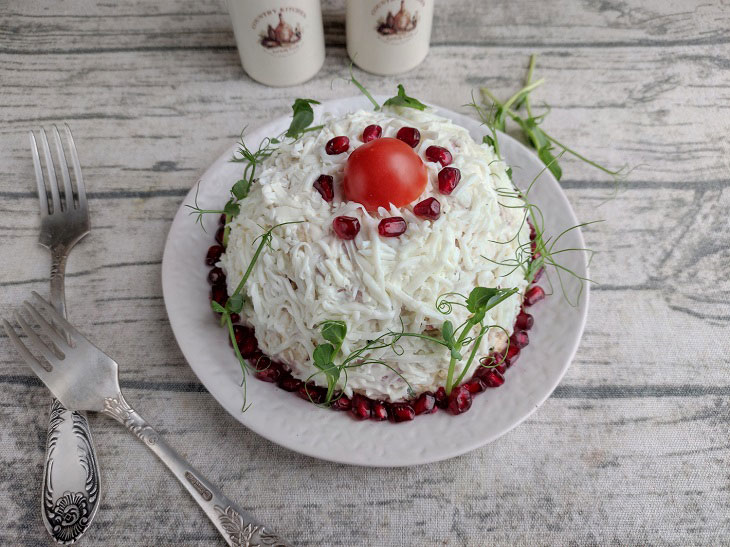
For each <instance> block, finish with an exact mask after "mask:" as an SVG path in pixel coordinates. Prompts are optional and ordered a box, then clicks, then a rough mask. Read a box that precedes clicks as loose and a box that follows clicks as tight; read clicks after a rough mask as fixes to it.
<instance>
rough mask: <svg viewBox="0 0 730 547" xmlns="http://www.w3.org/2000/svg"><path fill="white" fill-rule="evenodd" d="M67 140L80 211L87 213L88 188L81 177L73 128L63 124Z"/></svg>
mask: <svg viewBox="0 0 730 547" xmlns="http://www.w3.org/2000/svg"><path fill="white" fill-rule="evenodd" d="M63 125H64V129H65V133H66V139H67V140H68V147H69V150H70V152H71V165H73V168H74V177H76V190H77V191H78V194H79V209H81V210H82V211H87V210H88V209H87V207H88V204H87V203H86V186H85V185H84V177H83V176H81V165H80V164H79V156H78V154H77V153H76V143H74V136H73V135H72V134H71V128H70V127H69V126H68V124H66V123H65V124H63Z"/></svg>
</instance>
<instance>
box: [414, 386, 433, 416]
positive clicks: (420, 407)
mask: <svg viewBox="0 0 730 547" xmlns="http://www.w3.org/2000/svg"><path fill="white" fill-rule="evenodd" d="M413 410H415V412H416V415H418V414H431V413H432V412H436V410H438V407H437V406H436V397H434V396H433V393H429V392H428V391H427V392H426V393H421V396H420V397H418V399H416V402H415V403H413Z"/></svg>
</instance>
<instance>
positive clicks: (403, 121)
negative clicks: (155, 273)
mask: <svg viewBox="0 0 730 547" xmlns="http://www.w3.org/2000/svg"><path fill="white" fill-rule="evenodd" d="M323 123H324V128H323V129H322V130H321V131H319V132H312V133H308V134H305V135H304V136H303V137H302V138H301V139H299V140H298V141H296V142H294V143H291V144H288V143H285V144H282V145H281V146H280V148H279V150H278V151H277V152H276V153H274V154H273V155H272V156H271V157H269V158H268V159H267V160H266V161H265V162H264V164H263V165H262V166H261V167H259V170H258V173H257V175H258V177H257V181H256V182H255V183H254V184H253V185H252V188H251V192H250V193H249V195H248V197H247V198H246V199H244V200H242V201H241V202H240V207H241V212H240V214H239V215H238V216H237V217H236V218H235V219H233V221H232V222H231V232H230V236H229V240H228V248H227V252H226V253H225V255H223V257H222V258H221V265H222V267H223V268H224V269H225V271H226V274H227V276H228V277H227V280H228V290H229V292H232V291H233V290H234V289H235V287H236V286H237V285H238V283H239V281H240V280H241V278H242V276H243V272H244V271H245V270H246V268H247V267H248V265H249V263H250V261H251V258H252V256H253V254H254V252H255V250H256V245H257V243H258V241H257V240H256V238H258V237H259V236H260V235H261V233H262V232H263V231H264V229H268V228H270V227H271V226H273V225H274V224H278V223H282V222H290V221H299V220H304V221H306V222H304V223H302V224H295V225H288V226H283V227H280V228H277V229H276V230H275V231H274V237H273V241H272V247H273V250H269V249H267V250H264V252H263V253H262V254H261V256H260V258H259V260H258V262H257V263H256V265H255V267H254V269H253V272H252V274H251V277H250V278H249V280H248V282H247V283H246V285H245V287H244V289H243V292H244V294H245V296H246V304H245V307H244V310H243V314H242V315H243V316H244V318H245V320H246V321H247V322H248V324H249V325H250V326H252V327H254V328H255V330H256V337H257V339H258V342H259V346H260V347H261V349H262V351H264V353H266V354H267V355H269V356H270V357H271V358H272V359H275V360H279V361H281V362H284V363H286V364H287V365H288V367H289V368H290V369H291V371H292V374H293V375H294V376H296V377H297V378H300V379H302V380H306V379H308V378H310V376H312V374H315V373H317V372H318V369H317V368H316V367H315V366H314V365H313V364H312V360H311V355H312V351H313V350H314V347H315V345H316V344H319V343H322V342H324V340H322V338H321V336H320V334H319V328H318V325H319V324H320V323H322V322H323V321H325V320H327V319H339V320H342V321H345V323H346V324H347V329H348V330H347V339H346V340H345V343H344V344H343V347H342V353H341V354H340V356H339V359H336V361H338V362H339V361H341V359H342V358H343V355H348V354H349V353H350V352H351V351H353V350H355V349H357V348H359V347H361V346H362V345H364V344H365V343H366V341H368V340H372V339H375V338H377V337H378V336H380V335H381V334H383V333H384V332H386V331H388V330H393V331H396V332H398V331H400V330H401V328H402V327H401V320H402V321H403V326H404V328H405V331H406V332H417V333H420V332H423V331H424V330H426V329H428V328H433V327H436V328H440V327H441V325H442V324H443V321H444V320H445V319H450V320H451V321H452V322H453V324H454V325H455V326H457V325H460V324H461V323H462V322H463V321H464V320H466V319H467V317H468V316H469V312H468V311H467V310H466V308H463V307H460V306H454V307H453V311H452V313H451V314H450V315H449V316H445V315H443V314H441V313H439V312H438V310H437V309H436V306H435V303H436V299H437V297H438V296H439V295H441V294H444V293H448V292H458V293H461V294H464V295H468V294H469V292H470V291H471V290H472V289H473V288H474V287H475V286H477V285H480V286H484V287H502V288H511V287H517V288H518V289H519V291H520V292H519V294H516V295H514V296H512V297H510V298H509V299H508V300H506V301H505V302H503V303H501V304H499V305H498V306H497V307H495V308H494V309H492V310H490V311H489V312H488V313H487V316H486V318H485V324H488V325H500V326H501V327H503V328H504V329H505V330H506V331H507V332H508V333H511V332H512V325H513V324H514V320H515V317H516V315H517V313H518V312H519V308H520V303H521V299H522V295H523V294H524V291H525V288H526V286H527V283H526V281H525V279H524V275H523V273H522V271H521V269H520V268H517V269H516V270H515V271H514V272H512V273H509V272H510V270H511V269H512V268H510V267H506V266H499V265H496V264H494V263H493V262H490V261H489V260H486V259H485V258H482V256H485V257H488V258H489V259H491V260H493V261H495V262H503V261H505V260H514V258H515V251H516V249H517V246H518V243H517V240H516V238H515V235H516V233H517V231H518V230H520V229H521V232H520V237H519V240H520V242H523V243H524V242H526V241H528V240H529V227H528V226H527V224H526V223H523V216H524V210H523V209H522V208H508V207H503V206H501V205H500V203H501V204H504V205H517V206H519V205H521V203H522V202H521V201H520V200H517V199H515V198H505V197H499V196H498V195H497V192H496V189H497V188H500V189H509V190H511V189H512V188H513V186H512V183H511V182H510V180H509V177H508V176H507V174H506V172H505V170H506V168H507V166H506V165H505V163H504V162H502V161H499V160H497V158H496V156H495V154H494V151H493V149H492V148H491V147H490V146H488V145H486V144H477V143H475V142H474V140H473V139H472V138H471V136H470V135H469V132H468V131H467V130H466V129H464V128H462V127H459V126H457V125H455V124H453V123H451V122H450V121H449V120H447V119H445V118H443V117H440V116H437V115H435V114H433V113H432V112H419V111H417V110H413V109H407V108H402V109H401V108H399V109H389V110H388V111H387V112H365V111H359V112H355V113H352V114H349V115H347V116H345V117H342V118H333V117H325V119H324V121H323ZM370 124H378V125H380V126H381V127H382V128H383V137H394V136H395V134H396V132H397V131H398V129H400V128H401V127H403V126H411V127H416V128H417V129H418V130H419V131H420V132H421V142H420V143H419V145H418V146H417V147H416V148H415V151H416V152H417V153H418V154H419V155H420V157H421V158H422V159H423V161H424V163H425V164H426V166H427V169H428V177H429V182H428V185H427V187H426V190H425V191H424V193H423V195H421V196H420V198H419V199H418V200H416V201H414V202H413V203H412V204H411V205H409V206H407V207H402V208H396V207H393V206H391V210H390V211H386V210H385V209H382V208H381V209H380V210H379V211H378V212H377V213H368V212H367V211H366V210H365V209H364V207H363V206H362V205H360V204H359V203H356V202H350V201H343V196H342V178H343V169H344V166H345V162H346V161H347V157H348V156H349V153H350V152H351V151H352V150H353V149H354V148H356V147H358V146H361V145H362V144H363V143H362V141H361V135H362V131H363V129H364V128H365V127H366V126H368V125H370ZM338 135H346V136H347V137H349V139H350V150H349V151H348V152H346V153H343V154H339V155H335V156H329V155H327V154H326V153H325V144H326V143H327V141H329V140H330V139H331V138H332V137H335V136H338ZM431 145H438V146H443V147H445V148H447V149H448V150H449V151H450V152H451V154H452V155H453V163H452V164H451V166H453V167H457V168H458V169H459V170H460V171H461V182H460V183H459V185H458V186H457V187H456V189H455V190H454V192H453V193H452V194H451V195H449V196H444V195H441V194H440V193H439V192H438V182H437V174H438V172H439V170H440V168H441V166H440V165H439V164H437V163H431V162H428V161H427V160H426V159H425V157H424V152H425V150H426V148H428V147H429V146H431ZM320 174H327V175H331V176H333V177H334V183H335V199H334V201H333V202H332V203H327V202H325V201H324V200H323V199H322V197H321V196H320V194H319V192H317V191H316V190H315V189H314V188H313V186H312V185H313V183H314V181H315V179H316V178H317V177H318V176H319V175H320ZM428 197H435V198H436V199H438V200H439V202H440V203H441V217H440V218H439V219H438V220H436V221H430V220H424V219H421V218H418V217H416V216H415V215H414V214H413V212H412V209H413V205H415V204H416V203H417V202H419V201H421V200H423V199H426V198H428ZM340 215H347V216H353V217H356V218H358V219H359V221H360V226H361V229H360V233H359V234H358V235H357V237H356V238H355V239H354V240H352V241H344V240H342V239H339V238H338V237H337V236H336V235H335V234H334V232H333V230H332V220H333V219H334V218H335V217H337V216H340ZM389 216H402V217H403V218H405V220H406V222H407V224H408V228H407V230H406V232H405V233H404V234H403V235H401V236H400V237H396V238H383V237H381V236H380V235H379V234H378V223H379V222H380V220H381V219H382V218H384V217H389ZM262 227H263V228H262ZM520 227H521V228H520ZM510 240H511V242H510V243H506V244H504V243H494V242H495V241H496V242H507V241H510ZM508 273H509V275H506V276H505V274H508ZM502 276H504V277H502ZM475 332H476V329H475ZM505 342H506V335H505V334H504V332H502V331H501V330H500V329H497V328H493V329H491V330H490V331H489V335H488V336H487V337H485V339H484V340H483V341H482V344H481V348H480V352H479V355H486V354H487V353H489V351H490V348H497V349H500V348H502V347H504V344H505ZM398 344H399V346H400V347H401V349H402V350H403V351H402V354H400V355H397V354H396V353H394V352H393V351H392V349H390V348H386V349H384V350H380V351H378V352H376V353H374V354H372V355H370V357H373V358H379V359H382V360H383V361H385V362H386V363H387V364H388V365H389V366H391V367H393V368H394V369H396V370H397V371H398V372H400V374H402V376H403V377H404V378H406V379H407V380H408V382H410V384H411V386H412V387H413V388H414V390H415V391H416V393H418V392H421V391H425V390H435V389H436V388H437V387H438V386H442V385H444V384H445V383H446V374H447V370H448V365H449V355H448V352H447V350H446V348H444V347H443V346H441V345H438V344H434V343H432V342H428V341H426V340H422V339H418V338H407V337H404V338H401V339H400V341H399V342H398ZM399 353H401V352H399ZM462 353H464V354H465V355H468V353H467V352H466V351H462ZM465 362H466V358H465V359H464V360H463V361H462V362H461V366H463V364H464V363H465ZM477 364H478V363H477V360H475V362H474V363H473V365H472V367H471V368H472V369H474V367H475V366H477ZM459 365H460V364H459V363H457V371H456V373H457V374H458V373H459V372H460V369H459ZM472 372H473V370H471V371H467V375H466V378H469V377H470V376H471V374H472ZM311 379H312V380H313V381H314V382H315V383H317V384H319V385H322V386H326V385H327V382H326V378H325V376H324V374H322V373H319V374H317V375H316V376H314V377H313V378H311ZM339 387H340V388H343V387H344V392H345V394H346V395H348V396H350V395H352V392H353V391H356V392H359V393H363V394H365V395H367V396H369V397H372V398H376V399H386V400H391V401H396V400H399V399H403V398H406V397H407V396H408V393H407V385H406V383H405V382H404V381H403V380H402V379H401V378H399V377H398V375H397V374H395V373H394V372H393V371H391V370H389V369H388V368H387V367H384V366H383V365H381V364H370V365H364V366H361V367H358V368H352V369H349V370H348V373H347V382H346V385H345V378H344V375H343V377H342V378H341V379H340V386H339Z"/></svg>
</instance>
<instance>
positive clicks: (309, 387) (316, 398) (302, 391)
mask: <svg viewBox="0 0 730 547" xmlns="http://www.w3.org/2000/svg"><path fill="white" fill-rule="evenodd" d="M297 395H299V396H300V397H301V398H302V399H304V400H305V401H309V402H312V403H314V404H315V405H321V404H322V403H323V402H324V400H325V399H326V398H327V390H326V389H324V388H322V387H319V386H316V385H314V384H312V383H309V384H302V387H300V388H299V391H298V392H297Z"/></svg>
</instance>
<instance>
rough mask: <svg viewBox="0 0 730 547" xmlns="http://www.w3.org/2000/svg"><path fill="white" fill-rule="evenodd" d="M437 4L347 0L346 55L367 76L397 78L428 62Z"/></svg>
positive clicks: (416, 0)
mask: <svg viewBox="0 0 730 547" xmlns="http://www.w3.org/2000/svg"><path fill="white" fill-rule="evenodd" d="M433 4H434V0H347V53H348V55H349V56H350V59H352V61H353V62H354V63H355V64H356V65H357V66H359V67H360V68H362V69H363V70H367V71H368V72H373V73H375V74H383V75H388V74H398V73H400V72H406V71H408V70H411V69H412V68H414V67H416V66H417V65H418V64H420V63H421V61H423V59H425V58H426V55H427V54H428V47H429V43H430V41H431V23H432V21H433Z"/></svg>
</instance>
